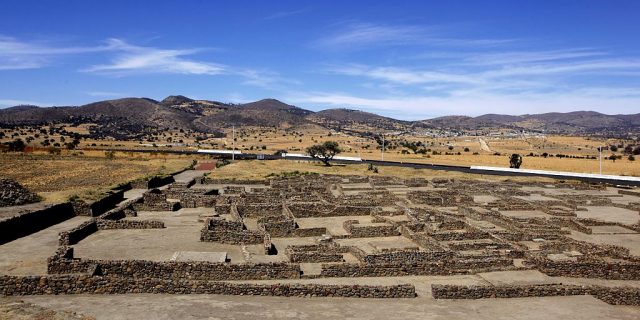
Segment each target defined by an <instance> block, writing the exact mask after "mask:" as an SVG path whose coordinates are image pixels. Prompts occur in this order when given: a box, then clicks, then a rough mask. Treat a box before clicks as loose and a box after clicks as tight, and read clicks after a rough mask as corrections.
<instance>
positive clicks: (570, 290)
mask: <svg viewBox="0 0 640 320" xmlns="http://www.w3.org/2000/svg"><path fill="white" fill-rule="evenodd" d="M431 293H432V295H433V297H434V298H435V299H486V298H524V297H548V296H574V295H593V296H594V297H596V298H598V299H600V300H602V301H604V302H606V303H608V304H614V305H636V306H637V305H640V288H633V287H603V286H577V285H563V284H550V285H546V284H545V285H510V286H461V285H439V284H433V285H431Z"/></svg>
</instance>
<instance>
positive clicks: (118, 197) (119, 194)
mask: <svg viewBox="0 0 640 320" xmlns="http://www.w3.org/2000/svg"><path fill="white" fill-rule="evenodd" d="M124 192H125V190H124V189H123V190H114V191H111V192H110V193H108V194H106V195H105V196H104V197H102V198H101V199H99V200H96V201H94V202H93V203H91V204H90V205H89V206H90V207H91V214H92V216H94V217H95V216H99V215H101V214H103V213H105V212H107V211H109V210H111V209H112V208H114V207H115V206H116V205H117V204H118V203H120V202H122V201H123V200H124Z"/></svg>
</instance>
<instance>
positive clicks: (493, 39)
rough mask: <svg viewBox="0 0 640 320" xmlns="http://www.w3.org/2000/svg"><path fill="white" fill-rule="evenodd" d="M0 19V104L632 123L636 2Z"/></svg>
mask: <svg viewBox="0 0 640 320" xmlns="http://www.w3.org/2000/svg"><path fill="white" fill-rule="evenodd" d="M134 2H135V3H134ZM0 12H2V13H3V14H2V17H3V18H2V19H0V107H6V106H12V105H16V104H23V103H31V104H38V105H47V106H50V105H80V104H84V103H88V102H93V101H97V100H105V99H114V98H120V97H129V96H134V97H150V98H154V99H162V98H164V97H165V96H167V95H171V94H182V95H186V96H189V97H193V98H198V99H211V100H218V101H223V102H247V101H253V100H258V99H262V98H268V97H272V98H276V99H280V100H282V101H284V102H287V103H290V104H294V105H297V106H300V107H305V108H309V109H312V110H319V109H325V108H335V107H348V108H356V109H361V110H365V111H371V112H376V113H379V114H383V115H387V116H392V117H396V118H400V119H425V118H431V117H436V116H441V115H451V114H464V115H480V114H485V113H506V114H525V113H541V112H552V111H561V112H566V111H574V110H594V111H599V112H603V113H608V114H614V113H638V112H640V22H639V21H640V1H633V0H632V1H615V0H604V1H586V0H585V1H566V0H555V1H516V0H511V1H394V2H391V1H379V2H378V1H224V2H223V1H25V0H0Z"/></svg>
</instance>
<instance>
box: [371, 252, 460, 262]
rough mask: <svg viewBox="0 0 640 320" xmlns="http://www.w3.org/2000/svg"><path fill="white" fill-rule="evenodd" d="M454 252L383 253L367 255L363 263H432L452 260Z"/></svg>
mask: <svg viewBox="0 0 640 320" xmlns="http://www.w3.org/2000/svg"><path fill="white" fill-rule="evenodd" d="M452 256H453V252H450V251H449V252H446V251H445V252H439V251H434V252H431V251H418V250H402V251H392V252H383V253H373V254H365V255H363V256H362V257H361V260H362V262H364V263H367V264H403V263H426V262H430V261H437V260H442V259H444V258H451V257H452Z"/></svg>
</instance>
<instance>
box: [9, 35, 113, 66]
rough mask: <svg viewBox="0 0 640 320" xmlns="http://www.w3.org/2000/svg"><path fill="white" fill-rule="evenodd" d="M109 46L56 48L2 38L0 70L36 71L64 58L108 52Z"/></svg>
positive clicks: (45, 44)
mask: <svg viewBox="0 0 640 320" xmlns="http://www.w3.org/2000/svg"><path fill="white" fill-rule="evenodd" d="M111 49H112V48H111V47H110V46H109V45H98V46H89V47H82V46H69V47H56V46H53V45H52V44H51V43H50V42H48V41H22V40H18V39H16V38H13V37H6V36H0V70H19V69H36V68H41V67H44V66H47V65H50V64H51V63H53V62H54V61H56V59H57V58H59V57H62V56H69V55H77V54H84V53H91V52H101V51H108V50H111Z"/></svg>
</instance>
